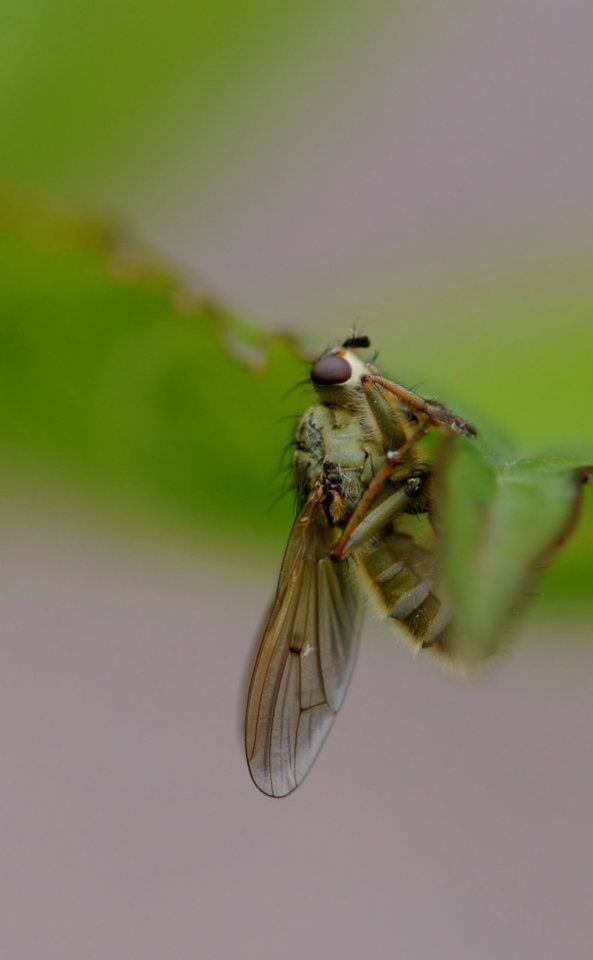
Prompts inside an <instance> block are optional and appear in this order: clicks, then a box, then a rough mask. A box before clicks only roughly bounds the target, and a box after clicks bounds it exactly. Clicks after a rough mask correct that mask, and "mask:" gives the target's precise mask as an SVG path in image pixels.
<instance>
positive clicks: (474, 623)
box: [440, 429, 593, 665]
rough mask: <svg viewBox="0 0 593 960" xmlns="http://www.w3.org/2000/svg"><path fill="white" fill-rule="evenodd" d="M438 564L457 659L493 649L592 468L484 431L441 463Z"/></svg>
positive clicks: (555, 543) (460, 442)
mask: <svg viewBox="0 0 593 960" xmlns="http://www.w3.org/2000/svg"><path fill="white" fill-rule="evenodd" d="M440 476H441V500H440V522H441V533H442V536H441V537H440V544H441V547H440V553H441V558H440V559H441V569H442V574H443V577H444V582H445V586H446V588H447V590H448V593H449V596H450V599H451V602H452V605H453V608H454V610H455V619H456V636H457V640H456V644H457V649H458V654H459V657H460V659H461V660H462V661H463V662H466V663H469V664H470V665H471V664H472V663H477V662H479V661H481V660H483V659H485V658H487V657H489V656H491V655H492V654H493V653H495V652H496V651H497V650H498V649H499V647H500V644H501V637H503V636H504V635H505V632H506V631H507V629H508V627H509V626H510V624H511V622H512V618H513V616H514V615H515V614H516V613H517V612H518V610H519V609H520V607H521V606H522V605H523V603H524V601H525V600H526V599H527V596H528V594H529V592H530V591H531V590H532V589H533V585H534V583H535V581H536V579H537V576H538V574H539V573H540V572H541V570H542V568H543V567H544V566H545V564H546V563H547V562H549V561H550V559H551V557H552V555H553V553H554V552H555V550H556V549H557V548H558V547H560V546H561V545H562V544H563V543H564V542H565V540H566V539H567V538H568V536H569V535H570V533H571V532H572V530H573V529H574V527H575V524H576V522H577V518H578V515H579V511H580V507H581V500H582V490H583V485H584V483H585V481H586V480H588V479H589V478H590V477H591V476H593V468H587V467H583V465H582V463H580V462H579V461H577V460H574V459H571V458H568V457H531V458H521V457H518V456H517V454H516V452H515V451H514V450H513V449H512V447H511V445H510V444H509V443H508V442H507V441H506V440H504V439H503V438H501V437H500V436H498V435H496V434H494V433H493V432H492V431H488V430H487V429H482V430H481V431H480V435H479V437H478V438H477V439H476V440H475V441H471V440H464V439H462V438H454V439H453V440H452V441H448V442H446V443H445V444H444V445H443V451H442V453H441V462H440Z"/></svg>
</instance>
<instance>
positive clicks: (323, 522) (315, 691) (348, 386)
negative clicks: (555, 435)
mask: <svg viewBox="0 0 593 960" xmlns="http://www.w3.org/2000/svg"><path fill="white" fill-rule="evenodd" d="M369 346H370V341H369V339H368V337H363V336H352V337H350V338H348V339H347V340H345V341H344V343H342V344H340V345H339V346H337V347H334V348H332V349H330V350H328V351H326V352H325V353H324V354H322V356H321V357H320V358H319V359H318V360H317V361H316V362H315V363H314V364H313V365H312V368H311V374H310V375H311V380H312V383H313V386H314V388H315V391H316V394H317V403H316V404H315V405H314V406H312V407H310V408H309V409H308V410H307V411H306V412H305V413H304V415H303V416H302V418H301V420H300V422H299V424H298V427H297V430H296V435H295V440H294V461H293V469H294V477H295V481H296V487H297V496H298V514H297V518H296V520H295V522H294V525H293V528H292V531H291V534H290V537H289V541H288V545H287V547H286V552H285V555H284V559H283V562H282V567H281V571H280V576H279V581H278V587H277V591H276V597H275V600H274V602H273V605H272V609H271V612H270V615H269V618H268V621H267V624H266V626H265V628H264V631H263V635H262V637H261V641H260V645H259V651H258V654H257V658H256V662H255V666H254V669H253V674H252V678H251V683H250V687H249V693H248V698H247V711H246V722H245V748H246V755H247V762H248V765H249V770H250V773H251V777H252V779H253V781H254V783H255V784H256V786H257V787H258V788H259V789H260V790H261V791H262V792H263V793H265V794H268V795H269V796H273V797H283V796H286V795H287V794H289V793H291V792H292V791H293V790H294V789H295V788H296V787H297V786H298V785H299V783H300V782H301V781H302V780H303V778H304V777H305V775H306V774H307V773H308V771H309V769H310V768H311V765H312V764H313V762H314V760H315V758H316V756H317V754H318V753H319V750H320V749H321V746H322V744H323V741H324V740H325V737H326V736H327V733H328V731H329V729H330V727H331V726H332V723H333V721H334V718H335V716H336V713H337V711H338V710H339V708H340V706H341V705H342V702H343V700H344V696H345V694H346V690H347V688H348V684H349V682H350V678H351V676H352V671H353V669H354V665H355V661H356V656H357V652H358V645H359V636H360V629H361V624H362V615H363V612H364V608H365V598H366V597H367V596H369V595H370V596H371V597H372V598H373V599H374V601H375V605H376V606H377V607H378V608H379V611H380V612H382V613H383V615H384V616H385V617H386V618H387V619H388V620H389V622H390V623H391V624H392V625H393V627H394V628H395V629H396V630H397V632H398V633H399V634H403V635H404V636H405V637H407V639H408V640H409V641H410V642H411V643H412V645H413V646H414V647H415V648H416V649H425V650H428V651H430V652H432V653H435V654H437V655H440V656H442V657H444V658H446V659H452V658H453V657H454V652H453V650H452V649H451V646H450V633H449V631H448V627H449V624H450V620H451V615H450V611H449V609H448V607H447V604H446V602H445V601H444V599H443V597H442V596H441V595H440V593H439V588H438V584H437V583H436V580H435V569H434V568H435V561H434V554H433V552H432V551H431V550H430V549H427V548H426V547H424V546H422V545H420V544H419V543H418V542H417V540H416V538H415V537H413V536H410V534H409V532H406V521H410V519H411V518H412V516H413V515H416V516H425V517H428V518H429V519H432V520H434V517H433V502H432V494H431V480H432V477H431V470H430V466H429V464H428V463H427V462H426V460H425V458H424V457H423V456H422V454H421V452H420V450H421V447H420V445H419V441H421V440H422V438H423V437H424V436H425V435H426V434H427V432H428V431H429V430H430V429H431V428H437V429H441V430H444V431H453V432H455V433H458V434H462V435H465V436H467V437H472V436H475V433H476V431H475V429H474V427H473V426H472V425H471V424H470V423H468V422H467V421H465V420H463V419H462V418H461V417H459V416H457V414H455V413H453V412H452V411H451V410H449V409H448V408H447V407H445V406H444V405H443V404H441V403H438V402H436V401H430V400H425V399H423V398H422V397H420V396H419V395H418V394H416V393H413V392H412V391H411V390H408V389H407V388H406V387H403V386H401V385H400V384H398V383H396V382H394V381H392V380H389V379H387V378H386V377H383V376H381V375H380V373H379V372H378V370H376V368H375V367H374V366H373V365H372V364H371V363H366V362H364V360H363V359H362V358H361V356H360V354H359V351H360V350H364V349H366V348H368V347H369ZM408 525H409V524H408Z"/></svg>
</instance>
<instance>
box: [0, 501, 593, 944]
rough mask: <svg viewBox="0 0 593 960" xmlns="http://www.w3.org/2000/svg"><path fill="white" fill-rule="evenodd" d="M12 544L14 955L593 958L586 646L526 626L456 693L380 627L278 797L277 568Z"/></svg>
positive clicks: (175, 553) (57, 535)
mask: <svg viewBox="0 0 593 960" xmlns="http://www.w3.org/2000/svg"><path fill="white" fill-rule="evenodd" d="M1 549H2V567H3V583H4V591H5V596H4V601H3V611H2V613H3V624H4V639H3V644H2V670H1V671H0V676H1V678H2V679H1V684H2V690H1V693H0V717H1V722H0V728H1V729H2V731H3V733H2V757H3V784H4V786H3V789H2V822H3V831H2V837H3V841H2V853H1V856H2V881H1V885H0V901H1V903H2V941H3V956H6V957H7V958H8V957H9V958H10V960H30V958H33V957H43V958H44V960H54V958H55V960H63V958H64V957H68V958H70V957H72V958H74V957H76V958H81V960H82V958H84V960H90V958H93V960H94V958H97V960H98V958H104V957H109V958H110V960H114V958H118V960H119V958H122V960H123V958H127V957H130V956H139V957H143V958H150V960H153V958H154V960H157V958H158V960H161V958H163V957H176V958H177V957H179V958H182V957H187V956H197V957H205V958H209V960H210V958H217V960H218V958H232V957H241V958H245V960H256V958H261V957H266V958H268V957H283V958H287V960H293V958H294V960H297V958H301V957H303V956H310V957H318V956H325V957H332V958H333V957H336V958H347V960H350V958H351V960H355V958H359V957H361V956H362V955H364V956H370V957H405V958H427V960H428V958H431V957H434V956H438V957H442V958H445V957H446V958H451V960H453V958H456V960H475V958H476V957H479V958H481V960H499V958H501V957H513V958H514V957H517V958H519V957H520V958H522V960H523V958H525V960H527V958H534V960H542V958H550V960H552V958H558V957H562V958H563V960H585V958H586V957H588V956H590V952H591V943H592V942H593V939H592V938H593V913H592V911H591V893H592V884H593V866H592V863H591V847H592V843H591V841H592V839H593V837H592V831H591V810H592V809H593V774H592V771H591V730H592V728H593V702H592V698H591V685H592V682H593V656H592V651H591V647H590V645H589V646H588V647H584V648H583V649H584V650H586V653H585V652H582V653H581V654H580V655H579V653H578V650H575V649H574V647H569V648H568V649H566V648H565V646H564V640H565V637H564V636H563V631H562V626H561V625H559V626H558V628H557V629H556V630H554V631H553V632H550V634H549V636H548V637H546V638H545V639H546V640H547V641H549V650H548V653H547V655H546V653H542V650H541V640H542V638H541V636H537V638H535V637H534V639H537V640H538V645H537V646H536V645H535V644H534V645H530V644H529V639H530V630H529V629H526V630H524V631H523V635H522V638H521V639H522V641H523V642H522V643H521V644H520V646H519V650H518V652H517V653H516V654H515V655H514V657H513V659H512V660H510V661H509V662H506V663H503V664H500V665H499V669H498V670H497V671H495V672H493V673H492V675H491V677H490V678H489V679H487V680H484V681H482V682H481V683H479V684H477V685H465V684H462V683H460V682H454V681H451V680H449V679H448V678H445V677H444V676H442V675H441V674H440V672H439V671H438V670H436V669H435V668H434V667H431V666H430V665H429V664H427V663H425V662H421V661H418V660H416V661H415V660H413V659H412V658H411V657H410V655H409V653H408V652H407V650H403V649H399V648H396V647H395V645H394V644H393V641H392V638H391V636H390V635H389V634H388V633H387V631H383V630H382V629H381V628H380V627H378V626H373V625H372V623H371V624H369V629H367V631H366V636H365V642H364V644H363V647H362V651H361V656H360V660H359V664H358V668H357V671H356V673H355V677H354V680H353V683H352V688H351V690H350V693H349V695H348V698H347V702H346V705H345V707H344V709H343V712H342V715H341V716H340V717H339V718H338V721H337V723H336V726H335V729H334V730H333V732H332V734H331V736H330V737H329V740H328V743H327V744H326V746H325V747H324V750H323V754H322V756H321V757H320V759H319V761H318V763H317V764H316V765H315V767H314V769H313V770H312V772H311V774H310V776H309V777H308V779H307V780H306V782H305V783H304V784H303V785H302V786H301V787H300V788H299V790H298V791H297V792H296V793H295V794H293V796H292V797H290V798H287V799H285V800H281V801H274V800H270V799H268V798H266V797H263V796H262V795H261V794H259V793H258V792H257V791H256V790H255V788H254V787H253V785H252V783H251V781H250V779H249V776H248V773H247V769H246V766H245V763H244V758H243V748H242V742H241V737H240V730H239V701H240V698H241V693H240V691H241V688H242V686H243V681H244V674H245V667H246V662H247V660H248V656H249V645H250V638H251V637H252V636H253V635H254V634H255V632H256V630H257V627H258V623H259V620H260V615H261V611H262V609H264V606H265V604H266V603H267V600H268V597H269V587H270V583H271V581H270V578H269V577H268V576H267V573H268V572H267V571H266V576H264V572H263V571H262V574H261V576H256V575H255V573H254V572H253V570H252V571H251V573H250V574H247V572H246V565H245V564H244V563H243V562H242V561H241V558H240V557H239V558H238V560H237V561H236V562H235V563H234V564H227V565H226V566H225V567H224V568H222V569H221V568H220V567H219V566H216V565H215V566H214V567H213V568H211V569H208V570H206V569H205V568H204V565H203V563H201V562H200V561H199V560H198V559H197V558H196V557H195V556H193V555H192V554H191V553H187V552H185V551H182V550H181V549H180V548H173V547H170V548H166V549H165V548H164V546H163V544H162V543H159V544H158V549H157V548H156V547H155V549H154V550H151V549H150V548H149V544H147V542H146V541H144V542H143V543H142V544H140V543H138V542H128V543H127V544H126V543H124V542H121V543H120V544H119V546H118V547H114V545H113V542H111V541H110V540H109V538H107V539H105V540H102V539H101V537H99V536H98V535H97V531H96V528H94V526H93V524H92V523H91V522H90V521H89V519H88V518H87V519H86V521H84V520H83V519H81V520H80V522H79V523H78V524H77V525H76V526H69V525H68V521H66V520H64V519H63V518H61V517H59V516H53V517H51V518H48V517H47V516H43V514H40V513H33V514H32V515H31V516H29V517H28V518H24V517H19V518H15V519H13V521H12V522H10V523H9V522H7V523H6V524H5V527H4V535H3V538H2V548H1ZM250 564H251V566H253V561H252V559H251V560H250ZM270 576H271V573H270Z"/></svg>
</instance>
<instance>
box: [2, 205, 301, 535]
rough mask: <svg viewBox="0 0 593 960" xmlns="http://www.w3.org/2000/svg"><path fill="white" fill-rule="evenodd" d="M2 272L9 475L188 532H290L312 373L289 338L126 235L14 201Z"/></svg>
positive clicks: (6, 211) (5, 225) (5, 213)
mask: <svg viewBox="0 0 593 960" xmlns="http://www.w3.org/2000/svg"><path fill="white" fill-rule="evenodd" d="M0 264H1V267H0V270H1V273H0V445H1V450H2V457H3V459H4V463H5V465H6V464H8V465H11V466H13V467H14V466H16V468H17V470H21V469H22V468H23V466H26V467H28V469H29V473H30V474H34V475H36V476H37V479H38V482H40V483H43V482H45V479H44V478H45V477H46V475H47V474H48V473H53V474H55V475H56V476H58V477H59V476H62V477H63V476H68V477H69V478H70V479H71V480H74V481H77V482H78V484H79V486H80V487H81V488H83V489H92V490H93V491H94V493H95V494H96V493H100V494H101V496H110V497H111V498H116V499H117V501H118V502H121V503H122V504H131V505H134V504H136V505H144V507H150V508H151V509H152V510H153V511H156V512H157V513H158V512H162V513H163V516H164V515H165V514H166V515H167V516H168V518H169V521H171V520H172V519H173V520H174V519H177V520H178V521H179V522H180V523H182V524H183V526H184V527H186V528H189V529H191V528H192V527H193V528H194V529H195V530H198V531H199V530H201V531H202V532H206V533H209V532H210V533H212V532H217V533H218V535H219V536H221V535H224V534H227V535H228V534H230V533H231V532H232V533H233V534H234V535H235V536H238V537H240V536H243V537H246V536H247V535H250V536H252V537H256V538H258V539H259V540H260V541H264V542H265V539H266V537H267V538H268V539H269V538H270V537H271V536H272V535H274V534H275V535H276V536H277V537H278V539H280V538H281V537H282V536H283V535H284V533H285V531H286V528H287V526H288V525H289V523H290V515H291V513H292V510H293V505H292V503H291V499H290V497H288V498H286V499H285V501H283V502H282V503H281V504H279V507H278V509H276V510H270V507H271V505H272V504H273V501H274V498H275V496H276V494H277V493H278V490H279V487H280V486H281V484H282V481H283V477H282V476H281V474H280V460H281V453H282V450H283V448H284V447H285V446H286V442H287V440H289V438H290V429H291V427H290V423H289V422H287V421H286V419H284V418H285V417H286V416H288V415H290V414H298V413H299V411H300V410H301V409H302V405H303V397H302V396H301V397H300V398H299V397H297V396H295V395H293V396H292V397H288V398H285V394H286V391H287V389H288V387H290V386H292V384H294V383H295V381H298V380H299V379H301V378H302V376H303V367H302V361H301V360H300V358H299V356H298V354H297V351H296V349H295V346H294V344H293V342H292V341H291V339H290V338H289V337H286V336H282V335H280V334H276V335H268V334H263V333H260V332H258V331H257V330H255V329H254V328H252V327H250V326H249V325H248V324H246V323H245V322H243V321H242V320H240V319H239V318H236V317H234V316H233V315H232V314H231V313H230V312H229V311H225V310H224V309H223V308H222V307H221V306H220V305H217V304H215V303H213V302H212V300H211V299H210V298H209V297H208V296H207V295H206V294H196V293H191V294H190V293H188V292H187V291H184V289H183V287H182V286H181V285H180V284H179V283H178V282H177V281H176V280H175V278H173V277H172V276H171V275H169V274H167V273H166V272H165V271H164V270H163V269H162V268H161V267H160V266H158V265H155V263H154V261H151V259H150V258H149V257H148V256H146V255H142V254H141V253H139V252H138V250H136V249H134V248H133V247H132V246H131V245H130V244H129V242H128V241H126V238H125V237H124V236H122V235H119V234H117V233H115V232H110V231H106V230H103V229H100V228H97V227H96V225H93V224H88V223H87V224H85V223H84V222H75V221H72V220H71V219H70V218H68V217H67V216H63V215H60V214H59V213H56V211H55V210H47V209H46V210H42V209H39V208H38V207H37V206H35V205H31V204H28V203H26V202H25V201H20V202H17V201H15V200H14V198H12V199H11V198H9V197H4V198H1V197H0ZM306 402H307V401H306V398H305V403H306ZM284 479H285V478H284Z"/></svg>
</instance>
